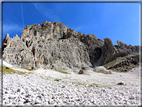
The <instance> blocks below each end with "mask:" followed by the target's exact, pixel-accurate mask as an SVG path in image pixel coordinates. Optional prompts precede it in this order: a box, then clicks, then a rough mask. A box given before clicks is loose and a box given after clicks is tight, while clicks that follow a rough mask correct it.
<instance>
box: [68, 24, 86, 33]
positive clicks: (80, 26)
mask: <svg viewBox="0 0 142 107" xmlns="http://www.w3.org/2000/svg"><path fill="white" fill-rule="evenodd" d="M67 27H68V28H72V29H74V30H75V31H77V32H79V31H81V30H83V29H85V27H84V25H79V26H75V27H73V26H68V25H67Z"/></svg>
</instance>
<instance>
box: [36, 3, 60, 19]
mask: <svg viewBox="0 0 142 107" xmlns="http://www.w3.org/2000/svg"><path fill="white" fill-rule="evenodd" d="M34 6H35V8H36V9H37V10H38V11H39V12H40V13H41V14H43V15H44V16H46V17H47V18H48V19H50V20H52V21H59V20H60V18H59V16H58V15H56V14H55V13H54V11H53V10H52V9H49V8H47V7H46V5H45V4H43V3H34Z"/></svg>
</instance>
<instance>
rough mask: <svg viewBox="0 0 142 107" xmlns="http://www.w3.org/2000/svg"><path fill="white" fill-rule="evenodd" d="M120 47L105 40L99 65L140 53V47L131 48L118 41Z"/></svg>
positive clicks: (107, 39)
mask: <svg viewBox="0 0 142 107" xmlns="http://www.w3.org/2000/svg"><path fill="white" fill-rule="evenodd" d="M117 43H118V45H115V46H114V45H113V43H112V41H111V40H110V39H109V38H105V39H104V45H103V46H102V47H101V52H102V53H101V57H100V58H99V59H98V61H97V64H98V65H104V64H106V63H108V62H110V61H112V60H114V59H116V58H117V57H123V56H126V55H129V54H132V53H138V52H139V46H131V45H129V46H128V45H127V44H124V43H122V42H121V41H117Z"/></svg>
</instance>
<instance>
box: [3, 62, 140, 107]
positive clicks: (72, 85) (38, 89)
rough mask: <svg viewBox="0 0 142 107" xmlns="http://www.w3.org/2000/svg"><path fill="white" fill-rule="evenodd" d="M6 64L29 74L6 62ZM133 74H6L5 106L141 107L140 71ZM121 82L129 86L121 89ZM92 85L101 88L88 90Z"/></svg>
mask: <svg viewBox="0 0 142 107" xmlns="http://www.w3.org/2000/svg"><path fill="white" fill-rule="evenodd" d="M4 65H5V66H8V67H11V68H13V69H16V70H17V69H18V70H20V71H23V72H26V70H23V69H20V68H17V67H14V66H12V65H10V64H7V63H6V62H4ZM101 68H103V67H101ZM132 71H134V72H128V73H116V72H113V73H112V74H102V73H96V72H93V71H91V70H90V71H88V72H87V73H88V74H91V75H88V74H87V75H77V74H75V73H71V74H62V73H59V72H56V71H53V70H43V69H38V70H35V71H32V72H33V74H29V75H28V76H24V75H17V74H13V75H8V74H7V75H4V76H3V78H4V79H3V81H4V85H3V92H4V98H3V101H4V102H3V104H5V105H23V104H24V105H25V104H27V105H35V104H39V105H72V106H73V105H107V106H108V105H133V106H138V105H140V104H141V103H140V94H141V91H140V77H141V76H140V71H139V69H138V68H135V69H132ZM54 79H61V80H60V81H54ZM118 82H124V83H125V84H126V85H124V86H118V85H116V84H117V83H118ZM92 83H95V84H100V85H99V87H96V86H95V85H94V86H92V87H88V86H89V84H92ZM79 84H83V85H79Z"/></svg>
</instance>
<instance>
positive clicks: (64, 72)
mask: <svg viewBox="0 0 142 107" xmlns="http://www.w3.org/2000/svg"><path fill="white" fill-rule="evenodd" d="M55 71H57V72H60V73H63V74H69V73H68V72H65V71H62V70H55Z"/></svg>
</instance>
